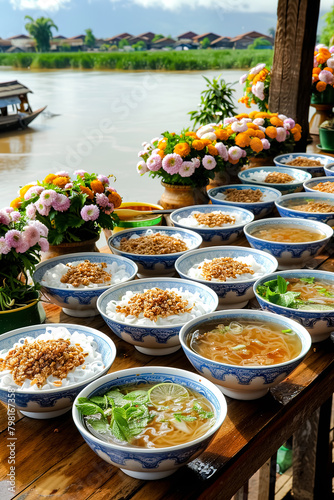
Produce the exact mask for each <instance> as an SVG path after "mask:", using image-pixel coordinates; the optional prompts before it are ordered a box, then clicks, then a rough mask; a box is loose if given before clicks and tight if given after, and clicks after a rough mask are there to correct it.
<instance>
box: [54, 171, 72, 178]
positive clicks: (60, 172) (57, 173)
mask: <svg viewBox="0 0 334 500" xmlns="http://www.w3.org/2000/svg"><path fill="white" fill-rule="evenodd" d="M56 175H58V176H59V177H69V176H70V174H69V173H68V172H66V170H60V171H59V172H56Z"/></svg>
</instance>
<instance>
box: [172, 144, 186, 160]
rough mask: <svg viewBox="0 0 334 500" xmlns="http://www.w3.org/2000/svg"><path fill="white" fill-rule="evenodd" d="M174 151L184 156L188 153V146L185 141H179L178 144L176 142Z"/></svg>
mask: <svg viewBox="0 0 334 500" xmlns="http://www.w3.org/2000/svg"><path fill="white" fill-rule="evenodd" d="M174 153H176V154H178V155H180V156H182V158H184V157H185V156H187V155H188V154H189V153H190V146H189V144H188V143H187V142H180V143H179V144H176V146H175V148H174Z"/></svg>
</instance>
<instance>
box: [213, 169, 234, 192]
mask: <svg viewBox="0 0 334 500" xmlns="http://www.w3.org/2000/svg"><path fill="white" fill-rule="evenodd" d="M239 172H240V165H231V166H230V168H229V169H228V170H225V171H224V172H216V173H215V176H214V178H213V179H210V182H209V184H208V185H207V190H209V189H211V188H214V187H218V186H226V185H227V184H240V180H239V177H238V173H239Z"/></svg>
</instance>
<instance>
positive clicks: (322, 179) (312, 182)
mask: <svg viewBox="0 0 334 500" xmlns="http://www.w3.org/2000/svg"><path fill="white" fill-rule="evenodd" d="M319 182H334V176H331V175H324V176H322V177H313V178H312V179H309V180H308V181H305V182H303V186H304V188H308V189H313V188H312V186H313V185H315V184H319ZM314 191H316V192H317V190H316V189H315V190H314ZM320 192H322V191H320ZM327 194H330V193H327Z"/></svg>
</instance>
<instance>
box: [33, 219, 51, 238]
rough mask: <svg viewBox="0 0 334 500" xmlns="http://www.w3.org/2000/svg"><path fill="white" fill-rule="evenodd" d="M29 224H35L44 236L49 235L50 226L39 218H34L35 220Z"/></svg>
mask: <svg viewBox="0 0 334 500" xmlns="http://www.w3.org/2000/svg"><path fill="white" fill-rule="evenodd" d="M29 226H34V227H37V229H38V231H39V234H40V235H41V236H43V237H44V238H46V237H47V235H48V232H49V230H48V228H47V227H46V226H45V225H44V224H43V223H42V222H40V221H39V220H34V221H30V222H29Z"/></svg>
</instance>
